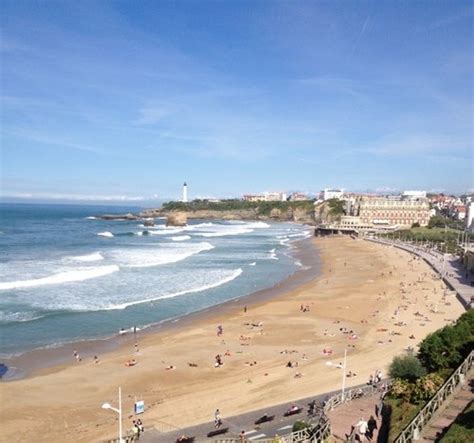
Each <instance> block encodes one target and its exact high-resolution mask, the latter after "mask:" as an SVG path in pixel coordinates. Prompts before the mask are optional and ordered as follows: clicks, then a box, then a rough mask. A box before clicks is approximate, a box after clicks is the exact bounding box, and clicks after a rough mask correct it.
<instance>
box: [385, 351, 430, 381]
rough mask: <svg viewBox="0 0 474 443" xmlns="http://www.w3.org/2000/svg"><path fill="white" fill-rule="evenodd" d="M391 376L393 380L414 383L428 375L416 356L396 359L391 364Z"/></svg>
mask: <svg viewBox="0 0 474 443" xmlns="http://www.w3.org/2000/svg"><path fill="white" fill-rule="evenodd" d="M389 374H390V377H392V378H399V379H401V380H406V381H408V382H411V383H413V382H414V381H416V380H417V379H418V378H420V377H422V376H423V375H425V374H426V370H425V368H424V367H423V366H422V364H421V363H420V361H419V360H418V359H417V358H416V357H415V356H414V355H411V354H409V355H403V356H397V357H394V358H393V360H392V363H391V364H390V368H389Z"/></svg>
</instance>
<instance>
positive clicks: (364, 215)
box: [358, 198, 430, 228]
mask: <svg viewBox="0 0 474 443" xmlns="http://www.w3.org/2000/svg"><path fill="white" fill-rule="evenodd" d="M358 213H359V217H360V220H361V224H362V225H365V226H367V225H372V226H396V227H403V228H409V227H411V226H412V225H413V224H414V223H418V224H419V225H420V226H427V225H428V222H429V220H430V208H429V204H428V201H427V200H426V199H424V198H423V199H417V200H414V199H398V200H395V199H388V198H375V199H365V198H363V199H362V200H361V201H360V203H359V210H358Z"/></svg>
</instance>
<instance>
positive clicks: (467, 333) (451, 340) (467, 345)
mask: <svg viewBox="0 0 474 443" xmlns="http://www.w3.org/2000/svg"><path fill="white" fill-rule="evenodd" d="M473 348H474V310H472V309H470V310H469V311H468V312H465V313H464V314H463V315H462V316H461V317H459V319H458V321H457V322H456V323H455V324H454V325H453V326H445V327H444V328H442V329H439V330H438V331H436V332H434V333H432V334H430V335H428V336H427V337H426V338H425V339H424V340H423V341H422V342H421V343H420V350H419V352H418V358H419V359H420V361H421V363H422V364H423V366H424V367H425V368H426V369H427V370H428V371H430V372H435V371H439V370H441V369H448V368H450V369H454V368H456V367H457V366H458V365H459V364H460V363H461V362H462V360H463V359H464V358H466V357H467V355H468V353H469V352H470V351H471V350H472V349H473Z"/></svg>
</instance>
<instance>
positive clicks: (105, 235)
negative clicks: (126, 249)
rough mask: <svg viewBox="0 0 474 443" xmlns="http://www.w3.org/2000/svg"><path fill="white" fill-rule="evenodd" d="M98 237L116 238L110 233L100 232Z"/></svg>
mask: <svg viewBox="0 0 474 443" xmlns="http://www.w3.org/2000/svg"><path fill="white" fill-rule="evenodd" d="M97 235H98V236H100V237H113V236H114V234H112V233H111V232H109V231H105V232H98V233H97Z"/></svg>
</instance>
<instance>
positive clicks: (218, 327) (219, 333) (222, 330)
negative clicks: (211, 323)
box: [217, 325, 224, 337]
mask: <svg viewBox="0 0 474 443" xmlns="http://www.w3.org/2000/svg"><path fill="white" fill-rule="evenodd" d="M223 333H224V328H223V327H222V325H219V326H217V336H218V337H220V336H221V335H222V334H223Z"/></svg>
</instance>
